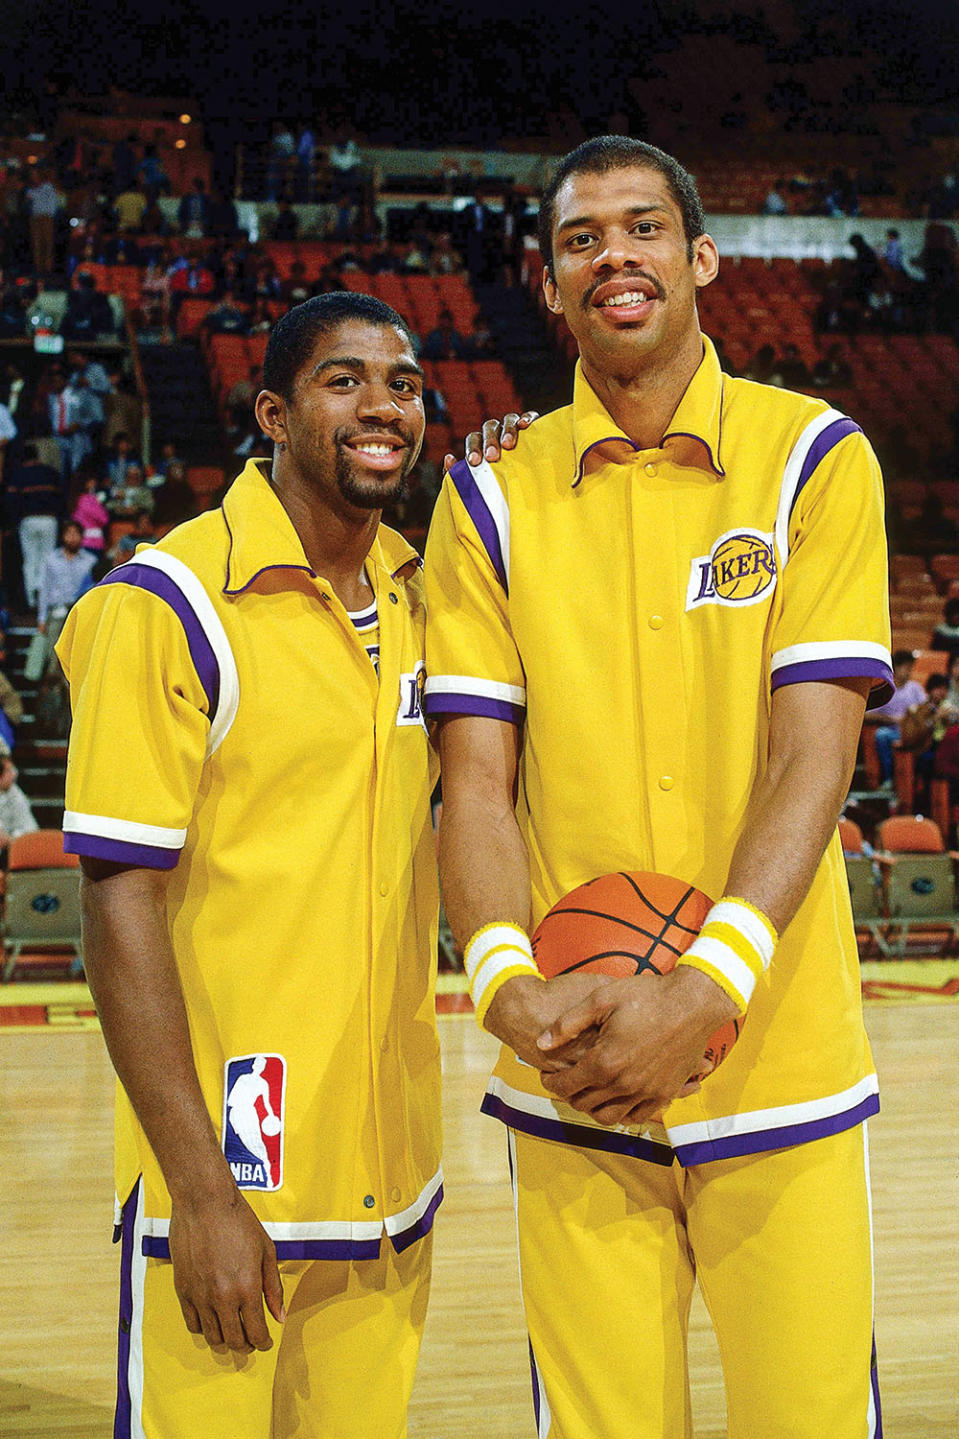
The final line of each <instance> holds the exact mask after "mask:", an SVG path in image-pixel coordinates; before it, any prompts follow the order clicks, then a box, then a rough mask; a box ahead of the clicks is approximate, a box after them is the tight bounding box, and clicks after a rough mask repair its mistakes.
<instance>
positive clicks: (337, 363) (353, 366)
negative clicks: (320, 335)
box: [310, 355, 426, 380]
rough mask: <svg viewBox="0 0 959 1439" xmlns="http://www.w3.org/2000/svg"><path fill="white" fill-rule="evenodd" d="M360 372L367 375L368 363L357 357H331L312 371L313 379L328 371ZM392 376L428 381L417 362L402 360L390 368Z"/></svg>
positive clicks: (315, 366)
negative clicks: (416, 377)
mask: <svg viewBox="0 0 959 1439" xmlns="http://www.w3.org/2000/svg"><path fill="white" fill-rule="evenodd" d="M339 369H343V370H358V371H359V372H360V374H365V373H366V361H365V360H361V359H360V358H359V356H357V355H331V356H330V358H329V359H328V360H320V362H319V364H318V365H314V366H313V369H312V370H311V371H310V376H311V378H315V377H316V376H318V375H323V374H325V373H326V371H327V370H339ZM390 374H391V375H418V376H419V378H420V379H421V380H425V379H426V374H425V372H424V371H423V370H422V369H421V368H420V366H419V365H418V364H417V363H416V361H415V360H400V361H398V362H397V363H396V364H395V365H391V366H390Z"/></svg>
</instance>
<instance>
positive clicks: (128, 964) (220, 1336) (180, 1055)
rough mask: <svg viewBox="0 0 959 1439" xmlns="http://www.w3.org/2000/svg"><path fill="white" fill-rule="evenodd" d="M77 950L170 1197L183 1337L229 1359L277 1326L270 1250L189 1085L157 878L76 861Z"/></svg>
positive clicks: (191, 1068)
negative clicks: (228, 1353)
mask: <svg viewBox="0 0 959 1439" xmlns="http://www.w3.org/2000/svg"><path fill="white" fill-rule="evenodd" d="M82 866H83V879H82V883H81V897H82V910H83V953H84V964H85V967H86V972H87V977H88V979H89V983H90V989H91V991H92V994H93V998H94V1001H95V1003H96V1007H97V1013H98V1014H99V1016H100V1022H101V1024H102V1026H103V1034H104V1038H105V1040H106V1043H107V1048H108V1050H109V1052H110V1057H111V1059H112V1060H113V1064H114V1067H115V1069H116V1071H117V1074H118V1076H119V1078H120V1082H121V1084H122V1085H123V1087H124V1089H125V1091H126V1093H127V1095H128V1097H129V1099H130V1102H131V1104H132V1105H133V1108H134V1110H135V1111H136V1114H137V1117H138V1119H139V1121H140V1123H141V1124H142V1126H143V1129H144V1132H145V1134H146V1136H147V1139H148V1140H149V1142H150V1147H151V1148H152V1150H153V1153H154V1154H155V1156H156V1158H157V1162H158V1163H159V1165H160V1169H161V1170H162V1172H163V1177H164V1179H165V1181H166V1184H167V1188H168V1189H169V1191H170V1197H171V1200H172V1218H171V1221H170V1257H171V1259H172V1261H173V1273H174V1283H175V1286H176V1292H177V1296H178V1298H179V1300H180V1305H181V1308H182V1310H183V1316H184V1319H185V1321H186V1325H187V1328H188V1329H189V1330H190V1331H191V1333H194V1334H199V1333H201V1332H202V1334H203V1335H204V1337H205V1338H206V1340H207V1342H208V1343H209V1344H210V1345H211V1346H212V1347H215V1348H220V1347H222V1346H224V1345H225V1346H226V1347H228V1348H230V1349H233V1350H237V1351H239V1352H249V1351H250V1350H251V1349H269V1348H270V1347H271V1345H272V1340H271V1338H270V1334H269V1330H268V1328H267V1325H266V1321H265V1318H264V1314H263V1296H265V1297H266V1301H267V1305H268V1307H269V1310H270V1313H271V1314H272V1315H273V1316H274V1318H276V1319H280V1318H281V1317H282V1310H283V1292H282V1287H281V1284H280V1277H279V1271H278V1269H277V1266H276V1258H275V1253H274V1249H273V1244H272V1241H271V1240H270V1239H269V1237H268V1235H267V1234H266V1232H265V1231H264V1230H263V1228H262V1226H261V1224H260V1222H259V1220H258V1219H257V1218H256V1216H255V1215H254V1214H253V1211H252V1210H251V1209H250V1207H249V1205H248V1204H247V1202H246V1200H245V1199H244V1198H243V1196H242V1195H241V1193H240V1191H239V1190H238V1189H237V1187H236V1184H235V1183H234V1180H233V1176H232V1174H231V1173H230V1168H229V1165H228V1164H227V1162H226V1159H225V1158H224V1155H223V1151H222V1149H221V1148H220V1144H219V1140H218V1138H217V1135H216V1133H215V1131H214V1128H213V1124H212V1122H211V1120H210V1116H209V1113H208V1111H207V1107H206V1104H205V1102H204V1099H203V1094H202V1092H201V1089H200V1082H199V1080H198V1078H197V1072H196V1066H195V1064H194V1059H193V1049H192V1045H191V1042H190V1031H189V1024H188V1020H187V1012H186V1006H185V1004H184V1000H183V991H182V988H181V985H180V978H179V974H178V972H177V967H176V961H175V958H174V955H173V949H172V946H171V943H170V937H169V931H168V925H167V911H166V886H167V873H166V872H165V871H162V870H153V869H144V868H127V867H123V866H120V865H116V864H109V863H107V862H105V861H103V860H95V859H87V858H84V859H83V860H82Z"/></svg>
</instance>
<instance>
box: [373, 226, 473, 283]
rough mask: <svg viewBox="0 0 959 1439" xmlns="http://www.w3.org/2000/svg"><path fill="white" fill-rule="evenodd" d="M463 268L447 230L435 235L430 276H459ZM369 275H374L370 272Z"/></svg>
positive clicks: (461, 257)
mask: <svg viewBox="0 0 959 1439" xmlns="http://www.w3.org/2000/svg"><path fill="white" fill-rule="evenodd" d="M464 268H465V265H464V262H463V256H462V255H461V254H460V252H459V251H458V250H457V249H455V247H454V245H453V237H452V235H451V234H450V233H449V231H448V230H443V231H442V232H441V233H440V234H439V235H437V237H436V240H435V241H434V244H433V249H432V252H431V254H430V274H431V275H459V274H462V272H463V270H464ZM371 273H374V272H373V271H372V270H371Z"/></svg>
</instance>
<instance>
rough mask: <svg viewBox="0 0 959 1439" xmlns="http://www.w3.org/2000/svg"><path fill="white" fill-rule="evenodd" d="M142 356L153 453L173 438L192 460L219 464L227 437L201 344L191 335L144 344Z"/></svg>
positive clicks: (204, 463)
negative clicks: (220, 419)
mask: <svg viewBox="0 0 959 1439" xmlns="http://www.w3.org/2000/svg"><path fill="white" fill-rule="evenodd" d="M140 358H141V361H142V363H143V377H144V380H145V381H146V387H147V394H148V396H149V401H150V427H151V438H152V446H153V452H154V454H155V455H156V454H159V452H160V446H161V445H162V444H164V442H165V441H167V440H172V441H173V442H174V443H175V444H176V447H177V453H178V454H179V455H181V456H182V458H183V459H185V460H186V461H187V463H188V464H191V465H218V464H221V463H222V460H223V436H222V432H221V430H220V425H219V421H218V420H217V413H216V401H215V400H214V398H213V392H212V390H211V389H210V377H209V373H208V370H207V366H206V362H205V360H204V358H203V354H202V352H201V350H200V347H199V345H198V344H197V343H196V342H195V341H193V340H178V341H176V343H175V344H172V345H144V346H143V347H142V348H141V351H140Z"/></svg>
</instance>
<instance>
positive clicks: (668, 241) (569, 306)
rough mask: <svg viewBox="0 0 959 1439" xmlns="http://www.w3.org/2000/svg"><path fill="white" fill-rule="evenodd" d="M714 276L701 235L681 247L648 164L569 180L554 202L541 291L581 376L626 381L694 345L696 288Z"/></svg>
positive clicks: (674, 219) (711, 247)
mask: <svg viewBox="0 0 959 1439" xmlns="http://www.w3.org/2000/svg"><path fill="white" fill-rule="evenodd" d="M718 269H719V257H718V255H717V253H716V246H715V244H714V243H713V241H712V239H711V238H710V237H709V236H708V235H699V236H697V237H696V238H695V239H693V240H692V241H691V242H687V239H686V236H685V234H684V231H683V219H682V213H681V211H680V208H679V205H678V204H677V203H676V200H675V199H674V198H673V195H672V193H671V191H670V189H669V186H668V184H667V182H666V179H665V178H664V176H663V175H661V174H660V173H659V171H658V170H655V169H651V168H650V167H648V166H645V165H630V166H624V167H623V168H621V169H615V170H610V171H607V172H604V173H592V172H590V171H579V172H574V173H573V174H571V175H570V176H569V177H568V178H567V179H566V180H565V181H564V183H563V184H562V185H561V186H560V189H559V191H558V192H557V195H556V203H555V212H554V221H553V265H552V271H547V272H546V274H545V276H544V280H543V288H544V291H545V295H546V303H547V304H548V306H549V308H550V309H551V310H552V311H553V312H554V314H563V315H565V316H566V321H567V323H568V325H569V327H570V329H571V330H572V332H573V335H574V336H575V338H576V340H577V343H578V344H579V349H580V354H581V355H582V359H583V367H584V369H585V371H586V373H587V376H589V375H590V372H593V373H594V374H597V375H614V376H616V377H617V378H619V379H628V378H630V377H632V376H634V375H638V374H639V373H641V372H642V371H643V370H644V369H646V368H647V367H648V366H649V364H650V361H651V360H654V361H655V365H656V368H657V369H659V368H660V367H662V366H669V364H670V363H671V362H672V361H673V360H674V359H675V358H676V357H677V356H686V355H687V354H688V353H690V352H691V351H692V349H693V348H694V347H695V346H697V345H700V344H701V341H700V338H699V321H698V318H697V314H696V291H697V289H700V288H702V287H703V286H705V285H708V284H709V283H710V281H711V280H713V279H714V278H715V276H716V274H717V272H718Z"/></svg>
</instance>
